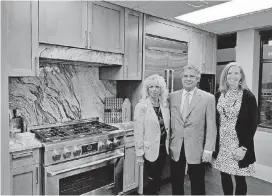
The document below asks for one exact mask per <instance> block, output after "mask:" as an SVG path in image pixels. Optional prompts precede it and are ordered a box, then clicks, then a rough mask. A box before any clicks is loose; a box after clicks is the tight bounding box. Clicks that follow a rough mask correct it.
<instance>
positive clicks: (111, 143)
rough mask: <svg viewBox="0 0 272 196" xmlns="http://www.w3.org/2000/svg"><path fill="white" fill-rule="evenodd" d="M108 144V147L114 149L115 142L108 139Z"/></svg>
mask: <svg viewBox="0 0 272 196" xmlns="http://www.w3.org/2000/svg"><path fill="white" fill-rule="evenodd" d="M106 146H107V149H110V150H111V149H113V147H114V144H113V142H112V141H110V140H107V141H106Z"/></svg>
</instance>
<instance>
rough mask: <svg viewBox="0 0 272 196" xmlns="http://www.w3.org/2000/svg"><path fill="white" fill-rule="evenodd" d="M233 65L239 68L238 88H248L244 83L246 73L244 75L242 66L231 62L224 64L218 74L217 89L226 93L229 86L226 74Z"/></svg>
mask: <svg viewBox="0 0 272 196" xmlns="http://www.w3.org/2000/svg"><path fill="white" fill-rule="evenodd" d="M233 66H237V67H239V69H240V74H241V80H240V82H239V86H238V88H239V89H241V90H244V89H248V87H247V84H246V75H245V72H244V70H243V68H242V67H241V66H240V65H238V64H237V63H236V62H231V63H228V64H227V65H226V67H225V68H224V69H223V71H222V73H221V76H220V85H219V91H220V92H221V93H226V92H227V91H228V90H229V86H228V83H227V75H228V71H229V69H230V68H231V67H233Z"/></svg>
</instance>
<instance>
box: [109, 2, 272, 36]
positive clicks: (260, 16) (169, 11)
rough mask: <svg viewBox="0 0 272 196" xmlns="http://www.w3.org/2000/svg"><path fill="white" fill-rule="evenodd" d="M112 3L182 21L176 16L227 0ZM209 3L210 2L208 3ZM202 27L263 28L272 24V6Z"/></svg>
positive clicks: (214, 29)
mask: <svg viewBox="0 0 272 196" xmlns="http://www.w3.org/2000/svg"><path fill="white" fill-rule="evenodd" d="M107 1H109V2H111V3H114V4H117V5H121V6H124V7H128V8H131V9H134V10H137V11H141V12H143V13H146V14H150V15H154V16H158V17H162V18H166V19H169V20H172V21H176V22H180V21H178V20H177V19H175V18H174V17H176V16H179V15H182V14H186V13H190V12H193V11H197V10H200V9H204V8H207V7H211V6H214V5H218V4H221V3H225V2H227V1H228V0H226V1H222V0H221V1H220V0H219V1H211V0H206V1H204V2H203V0H199V1H182V0H179V1H114V0H107ZM206 3H208V4H206ZM180 23H183V24H190V23H188V22H183V21H182V22H180ZM191 25H192V26H194V27H199V28H200V29H203V30H207V31H210V32H214V33H216V34H226V33H231V32H236V31H240V30H245V29H250V28H255V29H261V28H262V29H263V28H266V27H269V26H272V8H270V9H266V10H262V11H257V12H254V13H250V14H244V15H240V16H235V17H230V18H227V19H222V20H218V21H213V22H208V23H205V24H200V25H194V24H191Z"/></svg>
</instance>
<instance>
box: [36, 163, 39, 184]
mask: <svg viewBox="0 0 272 196" xmlns="http://www.w3.org/2000/svg"><path fill="white" fill-rule="evenodd" d="M38 182H39V167H36V184H38Z"/></svg>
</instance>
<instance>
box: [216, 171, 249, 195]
mask: <svg viewBox="0 0 272 196" xmlns="http://www.w3.org/2000/svg"><path fill="white" fill-rule="evenodd" d="M220 173H221V182H222V187H223V192H224V195H233V183H232V179H231V175H230V174H226V173H224V172H220ZM234 178H235V182H236V188H235V195H246V194H247V183H246V177H245V176H235V175H234Z"/></svg>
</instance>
